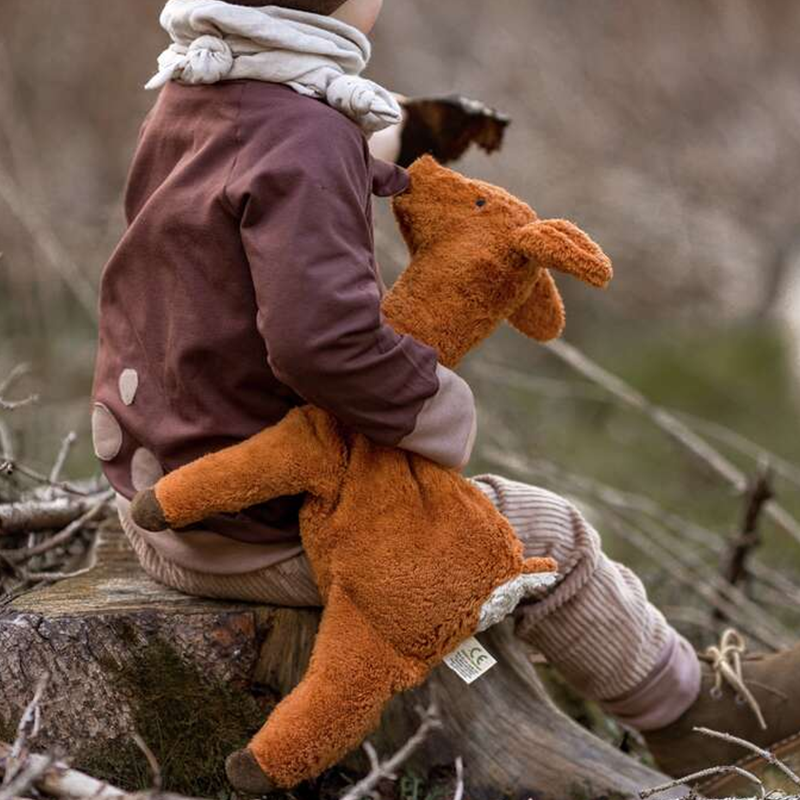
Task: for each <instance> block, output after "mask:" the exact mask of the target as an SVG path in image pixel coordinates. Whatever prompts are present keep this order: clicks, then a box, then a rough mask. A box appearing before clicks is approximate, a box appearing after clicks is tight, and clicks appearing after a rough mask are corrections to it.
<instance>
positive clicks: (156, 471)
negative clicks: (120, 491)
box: [131, 447, 164, 492]
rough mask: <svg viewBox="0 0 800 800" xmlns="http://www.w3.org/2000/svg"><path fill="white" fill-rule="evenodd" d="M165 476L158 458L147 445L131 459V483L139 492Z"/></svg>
mask: <svg viewBox="0 0 800 800" xmlns="http://www.w3.org/2000/svg"><path fill="white" fill-rule="evenodd" d="M163 476H164V470H163V469H162V468H161V464H159V463H158V459H157V458H156V457H155V456H154V455H153V454H152V453H151V452H150V451H149V450H148V449H147V448H145V447H140V448H139V449H138V450H137V451H136V452H135V453H134V454H133V458H132V459H131V483H132V484H133V488H134V489H136V491H137V492H142V491H144V490H145V489H150V488H152V487H153V486H155V484H156V483H158V481H159V479H161V478H162V477H163Z"/></svg>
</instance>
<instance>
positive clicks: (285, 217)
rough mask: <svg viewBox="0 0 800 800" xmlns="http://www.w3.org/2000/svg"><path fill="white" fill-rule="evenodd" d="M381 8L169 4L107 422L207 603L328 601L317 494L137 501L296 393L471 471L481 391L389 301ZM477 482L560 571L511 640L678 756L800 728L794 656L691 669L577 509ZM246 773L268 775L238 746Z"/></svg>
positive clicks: (327, 0) (177, 560) (391, 112)
mask: <svg viewBox="0 0 800 800" xmlns="http://www.w3.org/2000/svg"><path fill="white" fill-rule="evenodd" d="M380 7H381V2H380V0H345V1H344V2H342V0H284V2H277V3H275V4H273V5H271V6H260V5H259V4H258V3H253V2H249V3H247V2H240V3H230V2H224V0H170V2H168V3H167V5H166V7H165V9H164V12H163V14H162V24H163V25H164V26H165V28H166V29H167V30H168V32H169V33H170V35H171V36H172V38H173V40H174V42H175V44H173V46H172V47H171V48H170V49H169V50H168V51H166V52H165V53H164V54H163V55H162V58H161V59H160V70H159V73H158V75H157V76H156V77H155V78H154V79H153V81H151V86H153V87H154V88H155V87H158V86H161V85H164V86H165V88H164V91H163V92H162V94H161V96H160V98H159V100H158V102H157V104H156V106H155V107H154V109H153V111H152V112H151V114H150V115H149V116H148V119H147V121H146V123H145V125H144V127H143V130H142V134H141V138H140V141H139V146H138V149H137V153H136V156H135V158H134V162H133V165H132V168H131V174H130V179H129V184H128V189H127V194H126V214H127V218H128V222H129V227H128V230H127V232H126V234H125V235H124V237H123V239H122V241H121V243H120V245H119V247H118V248H117V250H116V252H115V253H114V255H113V257H112V259H111V261H110V262H109V264H108V266H107V267H106V270H105V272H104V276H103V282H102V292H101V330H100V347H99V353H98V361H97V370H96V380H95V389H94V401H95V402H94V409H93V420H92V422H93V433H94V440H95V449H96V452H97V455H98V457H99V458H100V459H101V460H102V461H103V464H104V469H105V472H106V474H107V476H108V478H109V480H110V481H111V483H112V485H113V486H114V487H115V488H116V490H117V492H118V495H119V498H118V502H119V510H120V516H121V519H122V524H123V528H124V530H125V532H126V534H127V536H128V538H129V539H130V541H131V543H132V546H133V548H134V550H135V551H136V553H137V555H138V557H139V559H140V561H141V562H142V565H143V567H144V568H145V570H147V572H148V573H149V574H151V575H152V576H153V577H154V578H155V579H156V580H159V581H161V582H162V583H165V584H167V585H169V586H172V587H174V588H176V589H179V590H181V591H184V592H187V593H189V594H196V595H201V596H209V597H220V598H227V599H238V600H252V601H259V602H264V603H271V604H277V605H287V606H314V605H318V604H319V596H318V593H317V589H316V585H315V582H314V578H313V576H312V574H311V572H310V569H309V567H308V562H307V560H306V558H305V556H304V555H303V552H302V548H301V546H300V543H299V539H298V521H297V511H298V508H299V506H300V503H301V501H302V498H297V497H289V498H284V499H282V500H281V501H276V502H271V503H268V504H264V505H262V506H258V507H254V508H251V509H249V510H248V511H247V512H246V513H242V514H239V515H236V516H219V517H212V518H209V519H207V520H205V521H204V523H203V525H202V527H200V528H197V529H189V530H183V529H182V530H181V531H180V532H174V531H170V532H166V533H157V534H154V533H150V532H148V531H145V530H143V529H142V528H139V527H137V526H136V525H135V524H134V523H133V521H132V519H131V517H130V509H129V501H130V499H131V498H132V497H133V495H134V494H135V493H136V491H137V490H141V489H144V488H147V487H149V486H151V485H152V484H153V483H155V481H156V480H158V478H159V477H160V476H161V475H162V474H163V473H164V472H165V471H171V470H174V469H176V468H177V467H180V466H182V465H184V464H186V463H188V462H190V461H192V460H194V459H195V458H197V457H199V456H201V455H203V454H205V453H208V452H212V451H216V450H220V449H222V448H223V447H226V446H228V445H231V444H234V443H237V442H240V441H243V440H245V439H247V438H249V437H250V436H252V435H253V434H255V433H257V432H258V431H260V430H262V429H263V428H264V427H266V426H268V425H271V424H274V423H277V422H278V421H280V420H281V419H282V418H283V417H284V416H285V415H286V414H287V413H288V412H289V411H290V410H291V409H293V408H295V407H297V406H299V405H303V404H305V403H313V404H314V405H317V406H319V407H321V408H323V409H326V410H328V411H330V412H331V413H333V414H334V415H336V416H337V417H338V418H339V419H340V420H342V421H343V422H345V423H346V424H347V425H349V426H351V427H352V428H353V429H354V430H356V431H358V432H359V433H362V434H364V435H365V436H367V437H369V438H370V439H372V440H373V441H375V442H377V443H379V444H384V445H387V446H393V447H399V448H403V449H407V450H410V451H412V452H415V453H419V454H421V455H424V456H427V457H429V458H431V459H432V460H434V461H436V462H438V463H440V464H442V465H444V466H447V467H462V466H464V465H465V464H466V463H467V461H468V460H469V456H470V452H471V448H472V444H473V442H474V434H475V425H476V419H475V408H474V402H473V398H472V394H471V392H470V389H469V387H468V386H467V385H466V383H465V382H464V381H463V380H462V379H461V378H459V377H458V376H457V375H456V374H455V373H454V372H452V371H450V370H448V369H447V368H446V367H444V366H442V365H441V364H439V363H438V361H437V357H436V354H435V352H434V351H433V350H432V349H431V348H429V347H427V346H425V345H423V344H421V343H420V342H417V341H415V340H414V339H413V338H411V337H409V336H402V335H398V334H397V333H396V332H395V331H394V330H392V329H391V327H390V326H389V325H388V324H386V322H385V321H384V320H383V318H382V315H381V311H380V301H381V291H382V289H381V286H382V284H381V281H380V276H379V274H378V270H377V266H376V264H375V256H374V244H373V231H372V215H371V196H372V195H373V194H375V195H377V196H382V197H386V196H391V195H395V194H398V193H401V192H403V191H404V190H405V189H406V187H407V177H406V174H405V172H404V170H403V169H401V168H400V167H397V166H392V165H390V164H388V163H386V162H383V161H379V160H377V159H375V158H374V157H373V156H372V155H371V154H370V151H369V137H370V136H371V135H372V134H376V135H375V136H374V137H373V145H374V146H376V147H377V146H378V145H380V146H381V147H382V148H386V147H387V146H388V148H389V150H391V151H393V152H394V153H396V154H399V153H401V152H403V151H404V150H405V152H406V155H408V147H405V148H404V147H403V134H404V133H407V131H406V130H404V128H403V123H402V119H403V113H402V109H401V107H400V106H399V105H398V103H397V101H396V100H395V98H394V97H393V96H392V95H391V94H389V93H388V92H387V91H386V90H385V89H383V88H382V87H380V86H378V85H376V84H374V83H371V82H369V81H366V80H365V79H362V78H360V76H359V75H360V72H361V71H362V70H363V68H364V67H365V66H366V63H367V61H368V59H369V51H370V47H369V41H368V39H367V38H366V37H367V34H368V33H369V31H370V30H371V28H372V26H373V25H374V23H375V21H376V19H377V17H378V15H379V12H380ZM392 137H394V138H395V142H394V143H393V142H392V141H391V139H392ZM475 481H476V484H477V485H478V486H479V487H480V488H481V490H482V491H483V492H484V493H485V495H486V496H487V497H488V498H489V499H490V500H491V501H492V502H493V503H494V505H495V506H496V507H497V509H498V510H499V511H500V512H501V513H502V514H503V515H504V516H505V517H506V518H507V519H508V520H509V522H510V523H511V524H512V526H513V527H514V529H515V532H516V534H517V535H518V537H519V539H520V540H521V542H522V543H523V545H524V550H525V556H526V557H553V558H554V559H555V560H556V561H557V562H558V564H559V571H560V576H561V580H560V581H559V583H558V584H557V585H556V586H555V587H554V588H553V589H551V590H550V591H549V592H548V593H547V594H546V596H544V597H542V599H541V600H539V601H538V602H537V603H534V604H531V605H528V606H526V607H525V608H524V610H522V612H521V613H520V615H519V618H518V626H517V631H518V634H519V636H520V637H521V638H523V639H525V640H527V641H529V642H531V643H532V644H534V645H535V646H536V647H537V648H538V649H539V650H540V651H541V652H542V653H544V654H545V655H546V656H547V658H548V660H549V661H550V662H551V663H552V664H553V665H554V666H555V667H556V668H558V669H559V670H560V671H561V672H562V674H563V675H564V676H565V678H566V679H567V680H568V681H569V682H570V683H571V684H572V685H573V686H574V687H575V689H576V690H578V691H580V692H581V693H583V694H584V695H585V696H587V697H589V698H592V699H595V700H598V701H599V702H600V703H601V704H602V705H603V707H604V708H605V709H606V710H607V711H608V712H609V713H611V714H614V715H615V716H617V717H618V718H619V719H620V720H621V721H622V722H623V723H625V724H627V725H630V726H632V727H634V728H637V729H639V730H641V731H642V732H643V733H644V735H645V738H646V739H647V741H648V744H649V745H650V746H651V748H652V750H653V753H654V755H655V756H656V759H657V760H658V762H659V764H660V766H661V767H662V768H663V769H665V770H666V771H668V772H671V773H674V774H677V773H687V772H690V771H693V770H695V769H698V768H703V767H707V766H711V765H712V764H716V763H723V762H729V761H732V760H735V759H736V758H737V757H738V754H737V753H735V751H733V752H734V754H733V755H731V752H732V751H731V748H730V746H729V745H727V744H726V743H724V742H718V741H716V740H710V739H709V740H706V739H702V740H696V741H695V740H693V741H692V744H691V745H690V746H687V744H686V736H687V735H688V734H689V733H690V732H691V729H692V727H694V726H698V725H703V726H708V727H712V728H715V729H718V730H724V731H726V732H728V733H732V734H734V735H737V736H741V737H743V738H746V739H748V740H749V741H752V742H754V743H757V744H762V745H765V746H768V745H772V744H775V743H777V742H778V741H780V740H782V739H785V738H787V737H791V736H794V735H795V734H797V732H798V730H800V718H798V716H799V715H798V713H797V712H796V711H794V710H793V708H792V705H791V704H787V703H786V697H788V696H790V693H791V690H792V688H793V686H794V683H795V682H796V681H795V679H794V677H793V676H794V675H795V674H796V672H797V669H798V666H799V665H800V648H798V647H796V648H794V649H793V650H791V651H788V652H785V653H781V654H777V655H774V656H770V657H754V658H747V657H743V650H744V646H743V644H742V643H741V642H740V641H739V640H738V639H735V638H731V637H728V638H727V639H726V640H725V642H724V643H723V646H722V647H720V648H717V649H714V650H710V651H709V652H708V653H707V654H704V655H702V656H700V657H698V656H697V655H696V654H695V653H694V651H693V650H692V648H691V647H690V646H689V644H688V643H687V642H686V641H685V640H684V639H683V638H682V637H681V636H680V635H679V634H678V633H677V632H676V631H675V630H674V629H673V628H672V627H671V626H670V625H669V624H668V623H667V622H666V620H665V619H664V617H663V615H662V614H661V613H660V612H659V611H658V610H657V609H656V608H654V607H653V606H652V605H651V604H650V603H649V602H648V600H647V596H646V593H645V590H644V588H643V586H642V584H641V582H640V581H639V579H638V578H637V577H636V576H635V575H634V574H633V573H631V572H630V571H629V570H628V569H626V568H625V567H623V566H621V565H619V564H616V563H614V562H612V561H611V560H610V559H608V558H607V557H606V556H605V555H604V554H603V552H602V548H601V543H600V538H599V536H598V534H597V532H596V531H595V530H594V529H593V528H592V527H591V526H590V525H589V524H588V523H587V522H586V521H585V520H584V519H583V517H582V516H581V515H580V513H579V512H578V511H577V509H575V508H574V506H572V505H571V504H570V503H569V502H568V501H567V500H565V499H563V498H561V497H558V496H557V495H554V494H552V493H550V492H547V491H545V490H542V489H538V488H536V487H531V486H527V485H524V484H521V483H516V482H512V481H508V480H506V479H503V478H500V477H497V476H483V477H479V478H476V479H475ZM398 535H401V534H400V533H398ZM738 698H742V699H744V700H745V701H746V702H736V701H737V699H738ZM229 777H230V779H231V782H232V783H233V785H234V786H235V787H236V788H240V789H246V790H251V791H259V790H266V789H267V788H269V787H268V786H267V785H265V784H260V783H259V772H258V768H257V765H254V764H252V763H248V762H247V761H246V759H244V760H243V759H242V758H238V759H235V760H233V761H232V762H231V763H230V767H229Z"/></svg>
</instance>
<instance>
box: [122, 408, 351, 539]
mask: <svg viewBox="0 0 800 800" xmlns="http://www.w3.org/2000/svg"><path fill="white" fill-rule="evenodd" d="M341 450H342V444H341V439H340V438H339V436H338V435H337V432H336V423H335V421H334V420H333V418H332V417H330V416H329V415H327V414H325V412H323V411H320V410H319V409H315V408H313V407H311V406H303V407H302V408H298V409H294V410H293V411H291V412H289V414H287V416H286V417H284V419H283V420H281V422H279V423H278V424H277V425H273V426H272V427H270V428H265V429H264V430H263V431H260V432H259V433H257V434H256V435H255V436H252V437H251V438H250V439H247V440H246V441H244V442H242V443H240V444H238V445H234V446H232V447H228V448H226V449H224V450H220V451H218V452H216V453H210V454H209V455H207V456H204V457H203V458H199V459H197V461H193V462H192V463H191V464H187V465H185V466H184V467H181V469H178V470H175V471H174V472H170V473H169V474H168V475H166V476H165V477H164V478H162V479H161V480H160V481H159V482H158V484H157V485H156V487H155V488H154V489H148V490H147V491H145V492H140V493H139V494H137V495H136V497H135V498H134V500H133V503H132V505H131V513H132V515H133V518H134V520H136V522H137V524H139V525H141V526H142V527H143V528H145V529H147V530H151V531H163V530H166V529H167V528H169V527H172V528H181V527H186V526H187V525H191V524H192V523H195V522H198V521H199V520H202V519H204V518H205V517H208V516H211V515H212V514H219V513H235V512H238V511H241V510H242V509H243V508H248V507H249V506H253V505H257V504H259V503H265V502H267V501H269V500H273V499H274V498H276V497H282V496H286V495H296V494H302V493H303V492H309V493H312V494H315V495H317V496H319V497H324V496H326V495H329V494H330V492H331V491H332V489H333V487H334V486H335V485H336V483H337V469H338V464H339V463H340V461H341Z"/></svg>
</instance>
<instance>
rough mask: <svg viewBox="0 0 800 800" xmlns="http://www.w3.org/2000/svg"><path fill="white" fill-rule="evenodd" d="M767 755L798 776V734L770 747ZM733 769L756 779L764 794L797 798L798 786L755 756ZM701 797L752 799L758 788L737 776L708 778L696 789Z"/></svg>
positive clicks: (799, 755)
mask: <svg viewBox="0 0 800 800" xmlns="http://www.w3.org/2000/svg"><path fill="white" fill-rule="evenodd" d="M770 751H771V752H772V753H774V754H775V756H776V757H777V758H778V759H779V760H780V761H782V762H783V763H784V764H785V765H786V766H787V767H789V769H791V770H792V771H793V772H794V773H795V774H797V775H800V733H797V734H795V735H794V736H790V737H789V738H788V739H784V740H783V741H781V742H778V744H776V745H773V746H772V747H771V748H770ZM734 766H737V767H740V768H741V769H746V770H747V771H748V772H752V773H753V774H754V775H755V776H756V777H757V778H759V779H760V780H761V781H762V782H763V783H764V786H765V787H766V790H767V792H770V791H778V792H784V793H785V794H788V795H792V796H796V795H798V794H800V786H799V785H798V784H796V783H794V782H793V781H792V780H791V779H790V778H789V777H788V776H787V775H786V774H785V773H784V772H782V771H781V770H779V769H778V768H777V767H775V766H773V765H772V764H769V763H768V762H766V761H764V759H763V758H761V757H760V756H757V755H752V756H747V757H746V758H743V759H742V760H741V761H739V762H737V763H736V764H735V765H734ZM698 790H699V791H700V793H701V794H702V795H703V796H704V797H710V798H714V797H717V798H719V797H725V798H728V797H756V796H758V795H759V791H758V787H757V786H756V785H755V784H754V783H752V782H751V781H748V780H747V779H746V778H743V777H741V776H740V775H736V774H735V773H733V774H727V775H721V776H719V777H715V778H712V779H711V780H709V781H706V782H704V783H702V784H700V785H699V786H698Z"/></svg>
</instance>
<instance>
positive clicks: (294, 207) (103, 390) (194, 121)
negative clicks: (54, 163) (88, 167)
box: [93, 81, 474, 552]
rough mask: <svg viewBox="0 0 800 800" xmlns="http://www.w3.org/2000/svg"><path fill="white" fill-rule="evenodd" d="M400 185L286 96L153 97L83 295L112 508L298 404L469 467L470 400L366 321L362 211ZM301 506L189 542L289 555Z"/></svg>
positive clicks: (266, 511) (269, 507) (271, 89)
mask: <svg viewBox="0 0 800 800" xmlns="http://www.w3.org/2000/svg"><path fill="white" fill-rule="evenodd" d="M407 184H408V178H407V176H406V174H405V172H404V171H403V170H401V169H400V168H399V167H396V166H393V165H389V164H386V163H384V162H380V161H377V160H374V159H373V158H372V157H371V156H370V154H369V149H368V143H367V141H366V139H365V137H364V135H363V134H362V132H361V130H360V129H359V128H358V127H357V126H356V125H355V124H354V123H353V122H351V121H350V120H349V119H347V118H346V117H345V116H343V115H342V114H340V113H339V112H337V111H335V110H333V109H332V108H330V107H329V106H327V105H325V104H324V103H322V102H320V101H317V100H314V99H310V98H307V97H303V96H301V95H299V94H297V93H296V92H294V91H293V90H291V89H290V88H288V87H284V86H280V85H276V84H270V83H263V82H256V81H231V82H226V83H220V84H215V85H212V86H184V85H181V84H177V83H172V84H169V85H168V86H167V87H166V88H165V89H164V90H163V92H162V94H161V96H160V98H159V99H158V102H157V103H156V105H155V107H154V108H153V110H152V111H151V112H150V114H149V115H148V118H147V119H146V120H145V123H144V125H143V127H142V132H141V134H140V139H139V144H138V147H137V150H136V155H135V157H134V160H133V165H132V167H131V171H130V176H129V182H128V186H127V192H126V197H125V211H126V216H127V221H128V229H127V231H126V233H125V234H124V236H123V238H122V240H121V242H120V244H119V246H118V247H117V249H116V251H115V252H114V254H113V256H112V258H111V260H110V261H109V263H108V265H107V266H106V268H105V271H104V273H103V278H102V285H101V294H100V342H99V353H98V358H97V367H96V375H95V384H94V407H93V434H94V440H95V450H96V453H97V455H98V457H99V458H100V459H101V460H102V461H103V467H104V470H105V473H106V475H107V477H108V479H109V481H110V482H111V484H112V485H113V486H114V487H115V488H116V489H117V491H118V492H119V493H120V494H121V495H122V496H123V497H124V498H128V499H130V498H131V497H132V496H133V494H134V492H135V491H136V490H137V489H141V488H145V487H146V486H149V485H152V483H153V482H154V481H155V480H156V479H157V478H158V477H159V476H160V475H161V474H163V472H164V471H169V470H171V469H174V468H176V467H178V466H181V465H182V464H185V463H187V462H189V461H191V460H193V459H195V458H197V457H199V456H202V455H204V454H206V453H208V452H211V451H214V450H218V449H220V448H222V447H226V446H228V445H231V444H235V443H237V442H240V441H242V440H243V439H246V438H247V437H249V436H251V435H253V434H254V433H256V432H257V431H259V430H261V429H262V428H264V427H266V426H268V425H272V424H274V423H276V422H278V421H279V420H280V419H281V418H282V417H283V416H284V415H285V414H286V413H287V412H288V411H289V410H290V409H291V408H293V407H294V406H296V405H298V404H302V403H305V402H310V403H314V404H316V405H318V406H320V407H322V408H324V409H327V410H328V411H331V412H332V413H334V414H335V415H336V416H338V417H339V418H340V419H342V420H343V421H345V422H346V423H347V424H349V425H351V426H352V427H353V428H355V429H356V430H358V431H360V432H361V433H363V434H365V435H366V436H368V437H370V438H371V439H373V440H374V441H375V442H378V443H380V444H385V445H390V446H394V445H398V446H402V447H407V448H408V449H410V450H414V451H416V452H420V453H423V454H424V455H428V456H430V457H432V458H435V459H437V460H439V461H441V462H442V463H444V464H447V465H448V466H454V465H458V464H461V463H463V462H464V461H465V460H466V458H467V457H468V454H469V451H470V449H471V445H472V439H473V435H474V404H473V402H472V396H471V393H470V392H469V389H468V387H467V386H466V384H464V382H463V381H461V379H460V378H458V377H457V376H455V375H454V374H453V373H451V372H449V371H448V370H446V369H444V368H443V367H441V366H439V365H438V364H437V359H436V354H435V352H434V351H433V350H432V349H430V348H429V347H427V346H425V345H423V344H421V343H419V342H417V341H415V340H413V339H412V338H410V337H408V336H400V335H398V334H397V333H395V332H394V331H393V330H392V329H391V328H390V327H389V326H388V325H387V324H386V323H385V322H384V320H383V319H382V316H381V312H380V298H381V286H382V284H381V281H380V277H379V274H378V269H377V266H376V263H375V257H374V246H373V228H372V208H371V203H372V195H373V194H375V195H379V196H381V197H385V196H390V195H392V194H396V193H398V192H401V191H404V190H405V188H406V187H407ZM301 501H302V498H280V499H279V500H277V501H275V502H271V503H268V504H265V505H263V506H259V507H256V508H253V509H250V510H248V511H247V512H245V513H243V514H239V515H222V516H219V517H215V518H213V519H210V520H206V521H205V522H204V524H203V526H201V527H202V529H203V530H205V531H209V530H211V531H214V532H216V533H218V534H222V535H224V536H228V537H231V538H234V539H238V540H240V541H241V542H252V543H265V542H268V543H279V542H284V543H286V544H287V545H296V544H297V511H298V508H299V504H300V502H301ZM182 535H185V534H184V533H183V532H182ZM287 552H288V550H287Z"/></svg>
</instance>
